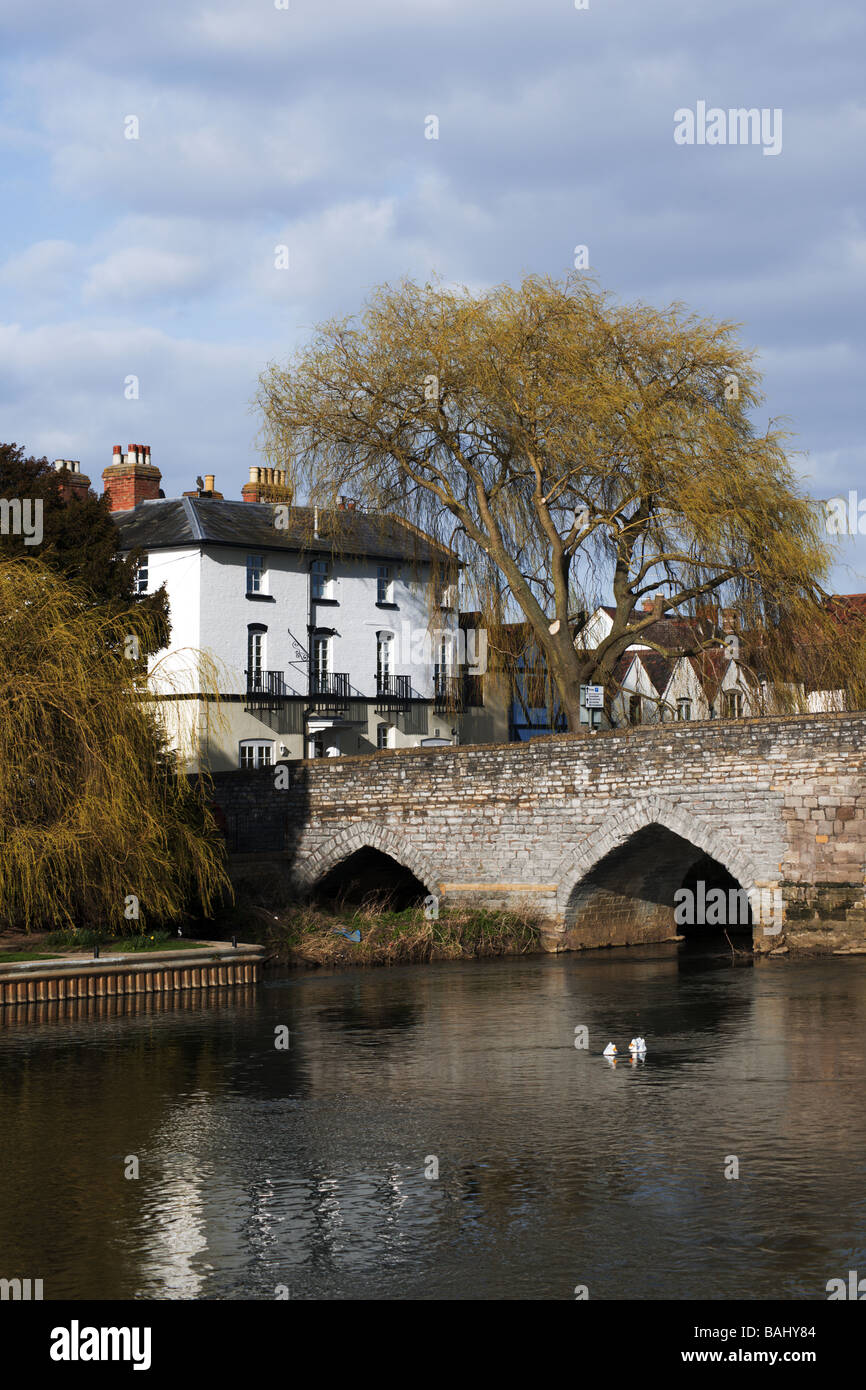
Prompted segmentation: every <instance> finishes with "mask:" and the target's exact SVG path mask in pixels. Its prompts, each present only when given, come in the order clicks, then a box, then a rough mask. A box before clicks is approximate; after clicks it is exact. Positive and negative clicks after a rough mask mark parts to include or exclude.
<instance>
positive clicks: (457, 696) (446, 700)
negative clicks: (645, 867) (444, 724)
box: [433, 671, 463, 714]
mask: <svg viewBox="0 0 866 1390" xmlns="http://www.w3.org/2000/svg"><path fill="white" fill-rule="evenodd" d="M433 708H434V709H435V710H436V712H437V713H438V714H451V713H456V712H457V711H458V710H462V708H463V677H462V676H443V675H440V674H439V672H438V671H437V672H436V674H435V676H434V679H433Z"/></svg>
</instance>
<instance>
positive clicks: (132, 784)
mask: <svg viewBox="0 0 866 1390" xmlns="http://www.w3.org/2000/svg"><path fill="white" fill-rule="evenodd" d="M147 624H148V618H147V616H146V614H145V613H144V612H142V611H141V610H136V609H135V608H131V609H130V611H129V613H128V614H123V615H120V616H117V615H112V616H111V617H106V616H105V613H104V612H102V611H100V610H99V609H98V608H94V607H93V605H92V603H90V604H89V603H88V601H87V599H86V596H85V595H84V593H83V592H82V591H81V590H79V589H77V588H76V587H74V586H72V585H70V584H68V583H67V582H66V581H64V580H63V579H61V578H59V577H58V576H57V575H56V574H53V573H50V572H49V571H46V570H45V569H43V568H41V567H40V565H39V563H38V561H29V560H24V561H22V560H12V561H2V562H0V745H2V758H0V927H3V928H5V929H7V930H9V929H11V930H22V929H23V930H25V931H31V930H34V929H37V928H39V929H44V928H52V927H68V926H82V925H87V926H88V927H90V928H98V929H101V930H104V931H105V932H106V934H110V933H115V932H122V931H124V930H126V931H135V930H140V929H143V928H144V925H145V923H147V924H148V926H153V925H155V924H156V923H158V922H168V921H172V920H176V919H178V918H179V917H180V916H181V915H182V914H183V912H184V911H185V910H186V909H191V908H195V907H197V906H200V907H201V908H202V909H203V910H204V912H205V913H206V914H209V913H210V911H211V909H212V907H213V905H214V904H215V903H216V902H217V901H218V900H219V899H220V898H221V897H222V895H223V893H224V891H225V889H226V887H227V876H226V873H225V868H224V865H223V848H222V840H221V837H220V835H219V832H218V830H217V827H216V825H215V823H214V820H213V817H212V815H211V813H210V810H209V809H208V807H207V804H206V801H205V799H204V793H205V788H204V786H203V785H202V784H201V783H197V784H192V783H190V782H189V781H188V780H187V779H186V778H185V777H182V776H178V775H176V765H175V759H174V757H173V755H172V754H171V753H170V752H169V750H168V749H167V747H166V743H165V739H164V735H163V734H162V732H161V730H160V727H159V724H158V721H157V716H156V707H155V705H154V703H153V702H152V700H151V699H150V698H149V696H148V693H147V677H146V671H145V667H144V663H143V661H141V660H139V659H137V653H138V651H139V650H140V651H145V650H147V644H148V638H149V637H150V636H152V634H150V633H149V629H148V626H147ZM136 643H138V646H136ZM133 897H134V898H135V899H136V900H137V903H138V905H139V914H140V915H139V916H138V918H136V917H135V916H134V915H132V913H133V911H134V908H133V904H132V901H131V900H132V898H133Z"/></svg>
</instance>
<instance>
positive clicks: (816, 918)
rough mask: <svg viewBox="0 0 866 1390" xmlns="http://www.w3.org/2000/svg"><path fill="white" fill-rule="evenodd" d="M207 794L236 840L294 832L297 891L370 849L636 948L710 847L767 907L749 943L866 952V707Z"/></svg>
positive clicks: (461, 899) (596, 941)
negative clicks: (853, 711) (865, 710)
mask: <svg viewBox="0 0 866 1390" xmlns="http://www.w3.org/2000/svg"><path fill="white" fill-rule="evenodd" d="M286 781H288V783H289V785H288V786H287V787H283V788H282V789H280V788H279V787H278V786H276V785H275V783H279V782H283V783H285V782H286ZM214 799H215V801H216V802H217V804H218V805H219V806H220V808H221V810H222V812H223V813H224V815H225V817H226V820H227V823H228V826H229V828H230V832H231V835H232V840H231V843H232V846H233V848H234V849H236V850H238V851H244V850H245V851H248V852H249V851H253V852H254V851H256V850H258V849H261V850H262V852H264V851H265V850H266V849H267V850H270V851H271V852H273V850H274V849H275V848H278V847H280V846H281V847H282V853H283V854H284V856H285V866H286V870H287V872H288V873H290V874H291V876H292V879H293V881H294V883H295V885H296V886H297V888H298V889H299V890H305V889H308V888H310V887H312V886H313V885H314V884H315V883H316V881H317V880H318V879H320V878H321V877H322V876H323V875H324V874H325V873H327V872H328V870H330V869H331V868H333V867H335V866H336V865H337V864H339V863H340V862H341V861H342V860H344V859H346V858H347V857H348V856H349V855H350V854H352V853H353V852H354V851H355V850H357V849H360V848H362V847H364V846H371V847H372V848H374V849H378V850H381V851H383V852H384V853H386V854H389V855H391V856H392V857H393V858H394V859H395V860H397V861H398V862H399V863H400V864H403V865H405V866H406V867H407V868H409V869H411V870H412V872H413V873H414V874H415V875H416V876H417V877H418V878H419V880H420V881H421V882H422V883H423V884H424V885H425V887H426V888H427V890H428V891H429V892H431V893H434V894H436V895H437V896H438V897H439V898H440V899H441V900H442V902H443V904H444V905H448V904H454V903H472V904H485V905H488V906H491V907H507V908H516V907H529V908H531V909H532V910H533V911H535V912H537V913H538V914H539V915H541V916H542V917H543V918H544V919H545V920H546V922H547V923H548V926H549V929H550V933H551V940H552V942H553V943H555V944H556V945H558V946H564V947H572V948H578V947H583V946H598V945H608V944H624V943H629V942H641V941H653V940H662V939H666V938H670V936H671V935H672V934H673V933H674V930H675V928H674V919H673V892H674V891H675V889H676V887H677V886H678V885H679V884H680V883H681V882H682V877H683V874H684V873H685V872H686V870H687V869H688V867H689V865H690V864H692V863H694V861H695V860H696V859H698V858H699V856H700V855H701V854H704V855H708V856H710V857H711V858H712V859H714V860H716V861H717V862H718V863H719V864H721V865H722V866H724V868H725V869H726V870H728V872H729V873H730V874H732V875H733V877H734V878H735V879H736V880H737V881H738V883H739V884H740V885H741V886H742V887H743V888H744V889H746V890H747V891H748V892H749V893H750V895H752V901H753V904H762V906H760V907H759V908H758V910H757V911H756V912H755V914H754V915H755V918H756V920H755V929H754V939H755V946H756V949H758V950H761V951H774V950H775V951H780V950H781V951H784V950H786V949H804V950H815V951H828V950H831V951H849V950H859V949H866V907H864V867H866V713H862V714H861V713H858V714H837V715H833V714H831V715H826V714H822V715H803V716H794V717H782V718H775V719H750V720H740V721H722V720H714V721H710V722H708V723H702V724H664V725H660V726H659V725H656V726H652V727H639V728H633V729H625V730H614V731H608V732H602V733H598V734H589V733H587V734H564V735H554V736H550V737H545V738H541V739H536V740H534V741H532V742H531V743H524V744H496V745H490V744H486V745H479V746H475V747H462V748H435V749H405V750H401V751H397V752H383V753H379V754H374V755H372V756H367V757H358V758H333V759H324V760H317V761H313V762H297V763H290V764H286V765H281V767H279V768H277V769H268V770H264V771H261V772H248V773H240V772H234V773H227V774H222V775H220V776H218V777H217V778H216V779H215V786H214Z"/></svg>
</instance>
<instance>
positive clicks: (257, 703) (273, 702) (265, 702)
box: [245, 670, 295, 712]
mask: <svg viewBox="0 0 866 1390" xmlns="http://www.w3.org/2000/svg"><path fill="white" fill-rule="evenodd" d="M246 676H247V700H246V706H245V708H246V709H247V710H249V711H251V712H255V711H256V710H278V709H281V708H282V706H283V704H284V702H285V701H286V699H287V698H288V697H289V696H290V695H294V693H295V692H294V690H292V688H291V686H289V685H286V682H285V678H284V676H283V673H282V671H261V670H259V671H247V673H246Z"/></svg>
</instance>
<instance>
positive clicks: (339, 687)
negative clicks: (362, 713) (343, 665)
mask: <svg viewBox="0 0 866 1390" xmlns="http://www.w3.org/2000/svg"><path fill="white" fill-rule="evenodd" d="M348 704H349V674H348V672H347V671H329V672H328V673H327V674H325V673H324V672H321V671H312V672H311V673H310V708H311V709H315V710H318V711H319V712H320V713H323V714H343V713H345V711H346V709H347V708H348Z"/></svg>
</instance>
